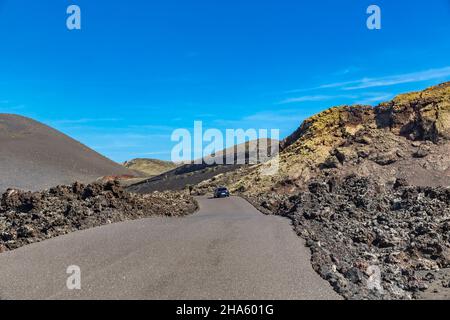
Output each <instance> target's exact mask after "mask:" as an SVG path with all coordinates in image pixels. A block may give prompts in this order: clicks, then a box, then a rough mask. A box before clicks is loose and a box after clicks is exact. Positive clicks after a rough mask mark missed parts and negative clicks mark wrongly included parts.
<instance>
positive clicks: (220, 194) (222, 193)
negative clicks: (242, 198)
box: [214, 187, 230, 198]
mask: <svg viewBox="0 0 450 320" xmlns="http://www.w3.org/2000/svg"><path fill="white" fill-rule="evenodd" d="M229 196H230V192H229V191H228V189H227V188H225V187H220V188H217V189H216V190H215V191H214V198H225V197H229Z"/></svg>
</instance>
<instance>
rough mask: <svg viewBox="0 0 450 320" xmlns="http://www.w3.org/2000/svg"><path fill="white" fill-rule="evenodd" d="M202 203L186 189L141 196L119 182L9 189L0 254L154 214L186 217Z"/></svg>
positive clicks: (0, 205) (1, 210)
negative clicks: (84, 230)
mask: <svg viewBox="0 0 450 320" xmlns="http://www.w3.org/2000/svg"><path fill="white" fill-rule="evenodd" d="M197 209H198V204H197V202H196V201H195V200H194V198H193V197H191V196H189V195H188V194H187V193H182V192H155V193H152V194H147V195H138V194H133V193H130V192H127V191H125V190H124V189H123V188H122V187H121V186H120V184H119V182H118V181H109V182H106V183H101V182H96V183H93V184H88V185H83V184H80V183H74V184H72V185H70V186H57V187H55V188H51V189H49V190H45V191H42V192H23V191H20V190H13V189H9V190H7V191H6V192H5V193H4V194H3V195H2V197H1V200H0V252H4V251H8V250H13V249H17V248H19V247H21V246H24V245H27V244H30V243H34V242H39V241H42V240H45V239H49V238H52V237H56V236H59V235H63V234H67V233H69V232H73V231H77V230H83V229H88V228H93V227H97V226H101V225H105V224H110V223H115V222H120V221H126V220H133V219H140V218H146V217H151V216H184V215H188V214H191V213H193V212H195V211H196V210H197Z"/></svg>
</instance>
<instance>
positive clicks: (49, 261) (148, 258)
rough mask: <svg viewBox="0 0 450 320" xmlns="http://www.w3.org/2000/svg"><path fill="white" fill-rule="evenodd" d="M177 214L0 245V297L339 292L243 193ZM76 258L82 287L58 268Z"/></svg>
mask: <svg viewBox="0 0 450 320" xmlns="http://www.w3.org/2000/svg"><path fill="white" fill-rule="evenodd" d="M198 201H199V203H200V211H199V212H197V213H196V214H194V215H191V216H188V217H184V218H148V219H142V220H136V221H129V222H123V223H117V224H111V225H107V226H102V227H98V228H94V229H90V230H84V231H79V232H75V233H71V234H68V235H65V236H61V237H57V238H54V239H50V240H46V241H43V242H40V243H36V244H31V245H28V246H25V247H22V248H20V249H17V250H14V251H11V252H7V253H3V254H0V275H1V276H0V299H339V298H340V297H339V296H338V295H337V294H336V293H335V292H334V291H333V290H332V288H331V286H330V285H329V284H328V282H326V281H324V280H323V279H321V278H320V277H319V276H318V275H317V274H316V273H315V272H314V271H313V269H312V267H311V264H310V262H309V260H310V253H309V250H308V249H307V248H305V246H304V243H303V240H302V239H300V238H299V237H298V236H296V234H295V233H294V232H293V230H292V226H291V225H290V222H289V220H287V219H285V218H282V217H275V216H265V215H263V214H261V213H260V212H258V211H257V210H256V209H255V208H254V207H252V206H251V205H250V204H249V203H248V202H246V201H245V200H243V199H241V198H237V197H231V198H228V199H208V198H199V199H198ZM72 265H75V266H79V267H80V270H81V289H80V290H69V289H68V288H67V285H66V282H67V278H68V277H69V276H70V275H69V274H67V273H66V271H67V268H68V267H69V266H72Z"/></svg>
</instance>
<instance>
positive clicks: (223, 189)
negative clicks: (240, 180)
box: [217, 188, 227, 192]
mask: <svg viewBox="0 0 450 320" xmlns="http://www.w3.org/2000/svg"><path fill="white" fill-rule="evenodd" d="M217 191H219V192H223V191H227V188H219V189H217Z"/></svg>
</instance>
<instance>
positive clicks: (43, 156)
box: [0, 114, 135, 191]
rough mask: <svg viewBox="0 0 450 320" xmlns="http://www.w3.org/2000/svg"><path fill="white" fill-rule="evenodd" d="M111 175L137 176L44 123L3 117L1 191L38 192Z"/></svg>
mask: <svg viewBox="0 0 450 320" xmlns="http://www.w3.org/2000/svg"><path fill="white" fill-rule="evenodd" d="M109 175H114V176H118V175H131V176H132V175H135V173H133V172H132V171H130V170H128V169H126V168H124V167H123V166H121V165H119V164H117V163H115V162H113V161H111V160H109V159H107V158H106V157H104V156H102V155H100V154H99V153H97V152H95V151H93V150H92V149H90V148H88V147H86V146H85V145H83V144H81V143H79V142H77V141H75V140H74V139H71V138H69V137H68V136H66V135H64V134H62V133H61V132H59V131H57V130H55V129H52V128H50V127H48V126H46V125H44V124H42V123H39V122H37V121H34V120H32V119H29V118H26V117H22V116H18V115H11V114H0V191H4V190H5V189H7V188H18V189H24V190H38V189H44V188H49V187H53V186H56V185H58V184H69V183H72V182H74V181H79V182H91V181H93V180H95V179H97V178H99V177H103V176H109Z"/></svg>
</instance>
